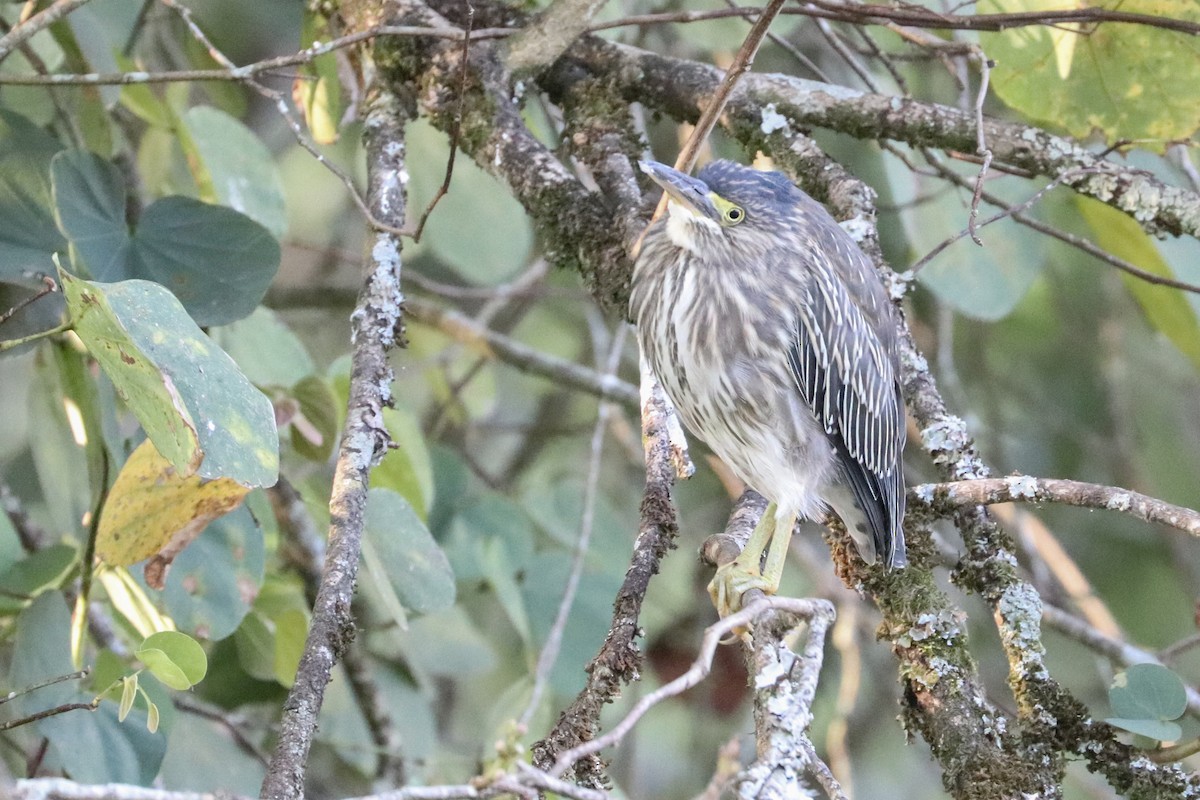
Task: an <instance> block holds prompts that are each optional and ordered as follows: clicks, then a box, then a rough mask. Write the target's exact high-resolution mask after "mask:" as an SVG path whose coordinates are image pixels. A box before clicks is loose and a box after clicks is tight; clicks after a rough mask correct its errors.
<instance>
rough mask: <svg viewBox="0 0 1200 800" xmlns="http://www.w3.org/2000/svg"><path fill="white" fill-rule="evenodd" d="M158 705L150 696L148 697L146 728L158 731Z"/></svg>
mask: <svg viewBox="0 0 1200 800" xmlns="http://www.w3.org/2000/svg"><path fill="white" fill-rule="evenodd" d="M158 721H159V720H158V706H157V705H155V704H154V701H153V700H151V699H150V697H149V696H147V697H146V730H148V731H149V732H150V733H158Z"/></svg>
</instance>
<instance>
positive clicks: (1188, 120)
mask: <svg viewBox="0 0 1200 800" xmlns="http://www.w3.org/2000/svg"><path fill="white" fill-rule="evenodd" d="M1089 5H1093V6H1096V7H1104V8H1109V9H1120V10H1121V11H1123V12H1128V13H1134V14H1137V13H1141V14H1149V15H1151V16H1156V17H1169V18H1174V19H1180V20H1189V21H1193V22H1196V21H1200V7H1198V6H1197V4H1196V3H1195V2H1194V0H1105V1H1104V2H1094V3H1090V4H1089ZM1062 6H1063V4H1062V3H1061V2H1059V1H1058V0H983V2H980V4H979V12H980V13H985V12H995V13H1014V12H1026V11H1033V12H1038V11H1045V10H1048V9H1056V8H1061V7H1062ZM980 42H981V44H982V45H983V48H984V50H985V51H986V52H987V54H988V56H989V57H990V58H992V59H993V60H994V61H995V62H996V66H995V68H994V69H992V72H991V84H992V87H993V88H994V89H995V91H996V93H997V94H998V95H999V96H1000V97H1001V98H1002V99H1003V100H1004V102H1006V103H1008V104H1009V105H1010V106H1012V107H1013V108H1015V109H1017V110H1019V111H1021V112H1023V113H1025V114H1028V115H1029V116H1031V117H1033V118H1034V119H1037V120H1041V121H1044V122H1047V123H1051V124H1053V125H1055V126H1058V127H1059V128H1060V129H1063V130H1066V131H1067V132H1068V133H1070V134H1072V135H1073V136H1078V137H1086V136H1088V135H1090V134H1091V133H1092V131H1093V130H1094V129H1099V130H1100V131H1101V132H1102V133H1103V134H1104V136H1105V137H1106V138H1107V139H1108V140H1109V141H1112V140H1115V139H1135V140H1136V139H1155V140H1159V141H1161V142H1164V143H1165V142H1166V141H1169V140H1175V139H1186V138H1187V137H1188V136H1190V135H1191V134H1192V133H1194V132H1195V130H1196V128H1197V127H1200V43H1197V41H1196V38H1195V37H1194V36H1188V35H1186V34H1183V33H1179V32H1175V31H1168V30H1163V29H1160V28H1154V27H1151V26H1148V25H1097V26H1089V27H1088V29H1087V30H1086V35H1077V34H1076V33H1075V32H1074V31H1073V30H1072V29H1071V28H1070V26H1065V25H1063V26H1049V25H1032V26H1026V27H1014V28H1010V29H1009V30H1006V31H1003V32H1000V33H982V34H980ZM1068 51H1069V52H1070V56H1069V57H1067V52H1068Z"/></svg>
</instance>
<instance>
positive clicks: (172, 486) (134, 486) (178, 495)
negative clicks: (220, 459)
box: [96, 439, 250, 589]
mask: <svg viewBox="0 0 1200 800" xmlns="http://www.w3.org/2000/svg"><path fill="white" fill-rule="evenodd" d="M249 491H250V490H249V489H248V488H246V487H245V486H242V485H241V484H239V483H238V482H237V481H234V480H232V479H230V478H215V479H211V480H206V479H204V478H201V477H199V476H197V475H190V476H189V475H183V474H181V473H180V472H179V470H177V469H176V468H175V467H174V466H173V465H172V464H171V463H170V462H169V461H167V460H166V459H165V458H163V457H162V456H161V455H159V453H158V450H156V449H155V448H154V443H153V442H151V441H150V440H149V439H147V440H145V441H144V442H142V443H141V444H140V445H138V446H137V448H136V449H134V451H133V452H132V453H131V454H130V455H129V459H128V460H127V461H126V462H125V465H124V466H123V467H122V468H121V472H120V473H119V474H118V475H117V480H116V481H115V482H114V483H113V486H112V489H111V490H110V492H109V495H108V502H106V503H105V505H104V512H103V515H102V516H101V517H100V527H99V530H98V532H97V535H96V555H97V556H99V557H100V558H101V559H103V560H104V561H106V562H107V563H109V564H114V565H118V566H128V565H130V564H134V563H136V562H138V561H141V560H142V559H144V558H149V557H150V556H155V560H154V562H153V564H152V566H155V567H156V572H155V573H154V574H157V575H158V580H157V581H156V580H154V579H153V578H152V573H151V572H150V567H149V566H148V567H147V574H146V580H147V582H148V583H150V584H151V585H152V586H154V587H155V588H158V589H161V588H162V583H161V581H162V579H163V578H164V577H165V575H163V574H162V571H163V570H165V568H166V566H168V565H169V564H170V563H171V562H172V561H174V559H175V556H176V555H178V554H179V553H180V552H181V551H182V550H183V549H184V548H185V547H187V546H188V545H189V544H191V542H192V540H193V539H195V538H196V537H197V536H199V535H200V532H201V531H203V530H204V528H205V526H207V525H208V523H209V522H211V521H213V520H214V519H216V518H217V517H220V516H223V515H225V514H228V513H229V512H230V511H232V510H233V509H235V508H237V507H238V506H239V505H240V504H241V502H242V500H243V498H245V496H246V493H247V492H249Z"/></svg>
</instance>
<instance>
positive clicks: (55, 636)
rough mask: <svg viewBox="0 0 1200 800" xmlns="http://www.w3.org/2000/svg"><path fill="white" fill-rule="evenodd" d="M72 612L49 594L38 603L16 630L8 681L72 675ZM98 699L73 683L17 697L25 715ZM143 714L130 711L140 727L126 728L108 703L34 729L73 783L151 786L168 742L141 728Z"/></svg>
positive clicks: (24, 614) (21, 682)
mask: <svg viewBox="0 0 1200 800" xmlns="http://www.w3.org/2000/svg"><path fill="white" fill-rule="evenodd" d="M70 623H71V619H70V612H69V611H68V609H67V604H66V602H65V600H64V598H63V597H62V595H61V594H58V593H50V592H46V593H44V594H42V595H41V596H40V597H39V598H38V599H37V600H35V601H34V602H33V604H32V605H30V606H29V608H27V609H26V610H25V611H23V612H22V613H21V616H20V617H19V618H18V619H17V624H16V625H15V626H14V629H15V630H16V632H17V634H16V646H15V647H14V649H13V660H12V666H11V669H10V670H9V673H8V675H7V678H8V679H9V680H10V681H12V683H13V684H14V685H17V686H27V685H29V684H32V683H34V682H36V681H40V680H45V679H46V678H47V677H50V676H53V675H61V674H64V673H67V672H70V671H71V670H72V666H71V652H70V647H69V644H68V642H69V629H70ZM91 700H92V695H90V694H85V693H83V692H81V691H80V690H79V689H78V688H77V687H75V686H74V685H73V684H71V683H63V684H58V685H56V686H48V687H46V688H44V689H39V690H38V691H36V692H33V693H32V694H30V695H26V696H25V697H21V698H17V699H16V700H15V701H13V702H14V703H16V704H18V706H19V708H18V711H19V713H21V714H31V713H33V712H36V711H41V710H44V709H48V708H53V707H55V706H60V705H64V704H66V703H86V702H89V701H91ZM141 713H142V712H141V711H140V710H138V709H137V708H134V709H133V710H132V711H131V712H130V716H131V717H133V718H134V719H135V720H136V721H137V724H127V725H122V724H121V723H120V722H119V721H118V720H117V706H116V705H115V704H113V703H102V704H101V706H100V708H99V709H97V710H96V711H94V712H88V711H72V712H70V713H67V714H60V715H58V716H54V717H48V718H46V719H43V720H39V721H38V722H36V723H34V724H33V728H34V730H35V731H36V732H37V733H38V734H39V735H41V736H45V737H46V738H47V739H49V740H50V744H51V758H52V759H54V761H55V762H56V763H57V764H58V765H59V767H60V768H61V769H62V770H63V771H64V772H66V773H67V774H69V775H70V776H71V777H72V778H73V779H75V780H77V781H81V782H83V783H94V784H101V783H132V784H139V785H142V786H146V785H149V783H150V781H151V780H153V778H154V776H155V774H156V773H157V772H158V766H159V764H160V763H161V761H162V757H163V752H164V751H165V748H166V740H165V738H164V737H162V736H155V735H151V734H150V733H149V732H147V730H146V728H145V726H144V725H142V724H141V719H140V716H139V715H140V714H141Z"/></svg>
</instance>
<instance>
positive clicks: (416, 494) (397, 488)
mask: <svg viewBox="0 0 1200 800" xmlns="http://www.w3.org/2000/svg"><path fill="white" fill-rule="evenodd" d="M383 422H384V424H385V425H386V426H387V429H388V433H389V434H390V435H391V437H392V441H394V442H395V443H396V447H395V448H393V449H390V450H388V452H387V454H385V455H384V457H383V461H381V462H380V463H379V466H377V467H375V469H373V470H371V486H372V488H380V489H391V490H392V491H393V492H396V493H397V494H399V495H400V496H401V497H403V498H404V499H405V500H407V501H408V502H409V503H411V504H412V507H413V508H414V509H415V510H416V512H417V514H418V516H420V517H421V519H426V518H427V517H428V516H429V509H430V508H431V507H432V506H433V500H434V495H433V492H434V482H433V466H432V464H431V463H430V460H429V449H428V448H427V447H426V446H425V434H424V433H423V432H422V431H421V421H420V420H419V419H417V416H416V415H415V414H413V413H412V412H411V411H409V410H408V409H403V408H385V409H384V410H383Z"/></svg>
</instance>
